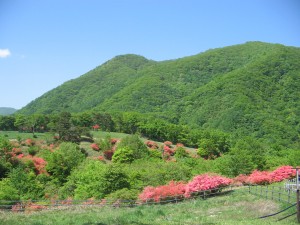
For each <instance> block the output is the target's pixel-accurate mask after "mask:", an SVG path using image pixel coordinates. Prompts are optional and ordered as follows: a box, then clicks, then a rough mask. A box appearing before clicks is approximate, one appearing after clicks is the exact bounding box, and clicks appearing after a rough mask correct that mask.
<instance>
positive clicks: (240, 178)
mask: <svg viewBox="0 0 300 225" xmlns="http://www.w3.org/2000/svg"><path fill="white" fill-rule="evenodd" d="M247 180H248V176H247V175H245V174H240V175H238V176H237V177H235V178H233V181H232V183H233V184H234V185H237V186H241V185H243V184H246V183H247Z"/></svg>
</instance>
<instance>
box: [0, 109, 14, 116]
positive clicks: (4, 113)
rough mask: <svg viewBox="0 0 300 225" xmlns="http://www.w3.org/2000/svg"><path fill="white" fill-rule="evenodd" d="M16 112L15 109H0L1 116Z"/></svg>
mask: <svg viewBox="0 0 300 225" xmlns="http://www.w3.org/2000/svg"><path fill="white" fill-rule="evenodd" d="M16 111H17V109H14V108H9V107H0V115H2V116H5V115H10V114H13V113H14V112H16Z"/></svg>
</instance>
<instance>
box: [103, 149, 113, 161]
mask: <svg viewBox="0 0 300 225" xmlns="http://www.w3.org/2000/svg"><path fill="white" fill-rule="evenodd" d="M103 154H104V157H105V158H106V159H107V160H111V159H112V156H113V154H114V152H113V151H112V150H106V151H104V152H103Z"/></svg>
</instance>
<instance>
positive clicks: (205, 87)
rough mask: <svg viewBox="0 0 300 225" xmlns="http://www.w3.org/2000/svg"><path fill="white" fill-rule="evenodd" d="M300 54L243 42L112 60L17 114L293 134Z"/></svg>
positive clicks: (298, 128)
mask: <svg viewBox="0 0 300 225" xmlns="http://www.w3.org/2000/svg"><path fill="white" fill-rule="evenodd" d="M299 62H300V49H299V48H295V47H287V46H283V45H279V44H268V43H262V42H248V43H246V44H242V45H235V46H229V47H225V48H219V49H213V50H208V51H206V52H204V53H201V54H198V55H194V56H189V57H184V58H181V59H176V60H168V61H162V62H154V61H151V60H147V59H145V58H143V57H141V56H136V55H123V56H117V57H115V58H113V59H112V60H110V61H108V62H106V63H104V64H103V65H101V66H99V67H97V68H96V69H94V70H92V71H90V72H88V73H86V74H84V75H83V76H81V77H79V78H78V79H74V80H71V81H68V82H66V83H64V84H63V85H61V86H59V87H57V88H55V89H53V90H52V91H49V92H48V93H46V94H44V95H43V96H41V97H40V98H38V99H36V100H35V101H33V102H31V103H30V104H28V105H27V106H26V107H24V108H23V109H21V110H20V111H19V113H24V114H31V113H53V112H59V111H70V112H80V111H85V110H90V109H95V110H98V111H101V112H116V111H122V112H124V111H135V112H140V113H153V114H156V115H158V116H163V117H164V118H167V119H168V120H169V121H172V122H174V123H181V124H188V125H190V126H194V127H202V128H213V129H215V128H216V129H221V130H223V131H228V132H232V131H234V132H236V131H238V132H237V133H239V134H252V135H254V136H256V137H262V136H264V137H267V138H269V141H270V142H272V140H274V139H276V138H277V137H278V136H280V137H281V138H283V137H285V136H288V137H289V140H291V139H292V140H294V141H295V140H298V139H299V133H300V99H299V98H300V63H299Z"/></svg>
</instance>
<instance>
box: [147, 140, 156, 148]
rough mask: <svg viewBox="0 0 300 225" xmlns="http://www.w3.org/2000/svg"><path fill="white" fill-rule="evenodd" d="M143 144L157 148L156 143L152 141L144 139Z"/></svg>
mask: <svg viewBox="0 0 300 225" xmlns="http://www.w3.org/2000/svg"><path fill="white" fill-rule="evenodd" d="M145 144H146V145H147V147H148V148H151V149H158V145H157V143H156V142H154V141H146V142H145Z"/></svg>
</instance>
